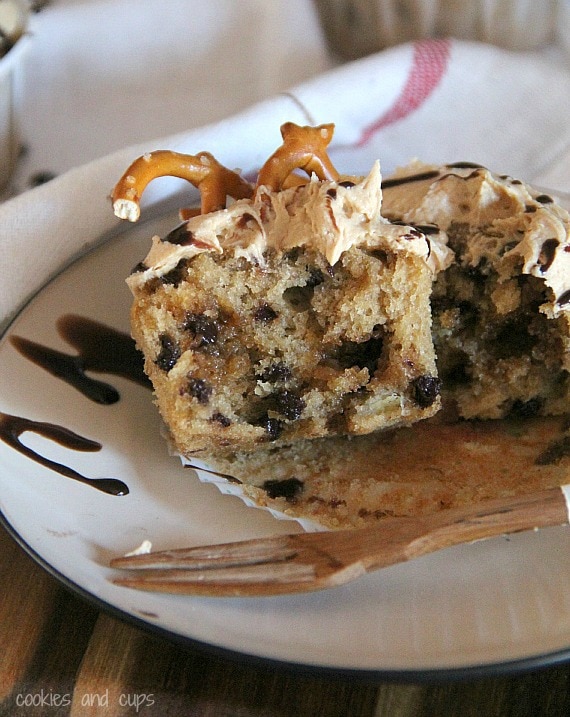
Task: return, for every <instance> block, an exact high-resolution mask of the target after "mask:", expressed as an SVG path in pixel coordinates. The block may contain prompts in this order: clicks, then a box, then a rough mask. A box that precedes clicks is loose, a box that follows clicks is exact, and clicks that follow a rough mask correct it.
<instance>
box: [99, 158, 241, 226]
mask: <svg viewBox="0 0 570 717" xmlns="http://www.w3.org/2000/svg"><path fill="white" fill-rule="evenodd" d="M166 176H171V177H179V178H180V179H186V180H187V181H189V182H191V183H192V184H193V185H194V186H195V187H197V188H198V190H199V191H200V210H201V213H202V214H207V213H209V212H213V211H217V210H218V209H223V208H224V207H225V206H226V199H227V197H228V196H230V197H233V198H234V199H245V198H248V197H251V196H252V194H253V188H252V186H251V184H250V183H249V182H246V181H245V179H243V178H242V177H240V175H239V174H238V173H237V172H233V171H231V170H230V169H227V167H224V166H223V165H222V164H220V163H219V162H218V161H217V160H216V159H215V157H213V156H212V155H211V154H210V153H209V152H200V153H199V154H197V155H195V156H194V155H191V154H181V153H180V152H172V151H170V150H156V151H155V152H150V153H148V154H143V155H142V156H141V157H139V158H138V159H136V160H135V161H134V162H133V163H132V164H131V165H130V167H129V168H128V169H127V170H126V172H125V173H124V174H123V176H122V177H121V179H120V180H119V181H118V182H117V184H116V186H115V188H114V189H113V193H112V195H111V200H112V202H113V211H114V212H115V214H116V215H117V216H118V217H119V218H120V219H128V220H129V221H131V222H136V221H137V219H138V218H139V216H140V199H141V196H142V193H143V192H144V190H145V188H146V186H147V185H148V184H149V183H150V182H151V181H152V180H153V179H156V178H157V177H166Z"/></svg>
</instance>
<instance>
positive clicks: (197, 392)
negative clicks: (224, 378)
mask: <svg viewBox="0 0 570 717" xmlns="http://www.w3.org/2000/svg"><path fill="white" fill-rule="evenodd" d="M212 391H213V389H212V387H211V386H210V384H209V383H208V382H207V381H204V379H203V378H195V377H193V376H189V377H188V382H187V384H186V386H185V387H184V389H183V391H182V392H183V393H185V394H188V395H189V396H192V398H195V399H196V400H197V401H198V403H201V404H202V405H203V406H206V405H207V404H208V402H209V400H210V397H211V395H212Z"/></svg>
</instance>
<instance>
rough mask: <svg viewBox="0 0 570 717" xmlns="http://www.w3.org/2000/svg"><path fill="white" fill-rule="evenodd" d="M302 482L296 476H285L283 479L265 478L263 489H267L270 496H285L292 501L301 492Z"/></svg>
mask: <svg viewBox="0 0 570 717" xmlns="http://www.w3.org/2000/svg"><path fill="white" fill-rule="evenodd" d="M303 487H304V486H303V483H302V481H300V480H299V479H298V478H285V479H283V480H266V481H265V483H264V484H263V486H262V488H263V490H265V491H267V495H268V496H269V497H270V498H285V500H286V501H288V502H290V503H293V502H295V501H296V500H297V498H298V497H299V494H300V493H302V492H303Z"/></svg>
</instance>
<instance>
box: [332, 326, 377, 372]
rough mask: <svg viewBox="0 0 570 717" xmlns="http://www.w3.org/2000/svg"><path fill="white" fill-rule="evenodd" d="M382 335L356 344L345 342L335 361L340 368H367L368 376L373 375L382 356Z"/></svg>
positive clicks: (354, 342)
mask: <svg viewBox="0 0 570 717" xmlns="http://www.w3.org/2000/svg"><path fill="white" fill-rule="evenodd" d="M383 344H384V342H383V338H382V334H380V335H379V334H378V331H376V334H375V335H373V336H372V337H371V338H370V339H368V341H362V342H361V343H358V342H356V341H345V342H344V343H342V344H341V345H340V346H339V348H338V350H337V352H336V356H335V358H336V360H337V361H338V362H339V364H340V366H341V368H351V367H352V366H358V368H367V369H368V372H369V373H370V374H373V373H374V371H376V368H377V367H378V359H379V358H380V356H381V355H382V348H383Z"/></svg>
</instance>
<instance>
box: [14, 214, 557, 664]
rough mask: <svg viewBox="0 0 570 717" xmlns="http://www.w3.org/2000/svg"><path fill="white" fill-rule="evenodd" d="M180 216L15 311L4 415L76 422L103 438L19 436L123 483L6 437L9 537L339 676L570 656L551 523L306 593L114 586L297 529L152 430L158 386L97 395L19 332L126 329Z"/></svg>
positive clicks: (70, 569) (44, 561)
mask: <svg viewBox="0 0 570 717" xmlns="http://www.w3.org/2000/svg"><path fill="white" fill-rule="evenodd" d="M175 221H176V219H175V216H174V215H173V214H171V215H168V216H163V217H161V218H158V219H153V220H152V221H150V222H147V223H144V224H141V225H139V226H135V227H132V226H129V227H128V228H126V229H125V231H124V233H123V234H122V235H121V236H119V238H118V239H114V240H113V241H111V242H108V243H106V244H103V245H101V247H100V248H98V249H96V250H94V251H92V252H91V253H89V254H88V255H87V256H85V257H83V258H82V259H81V260H79V261H78V262H76V263H75V264H73V265H72V266H71V267H70V268H68V269H67V270H66V271H65V272H63V273H62V274H61V275H60V276H58V277H57V278H56V279H54V280H53V281H52V282H51V283H49V284H48V285H47V286H45V287H43V289H42V290H41V291H39V293H38V294H37V295H36V297H35V299H34V300H33V301H32V302H30V304H29V305H28V306H27V307H26V308H25V309H24V310H23V311H22V312H21V313H20V314H19V315H18V317H17V318H16V320H15V321H14V322H13V323H12V325H11V326H10V327H9V329H8V330H7V332H6V334H5V335H4V337H3V339H2V342H1V343H0V361H1V366H2V371H1V372H0V411H2V412H3V413H6V414H12V415H16V416H21V417H25V418H27V419H31V420H34V421H46V422H50V423H54V424H57V425H60V426H64V427H66V428H69V429H72V430H73V431H75V432H76V433H78V434H80V435H81V436H84V437H87V438H90V439H92V440H95V441H98V442H100V443H101V444H102V449H101V450H100V451H98V452H95V453H93V452H92V453H80V452H78V451H75V450H70V449H67V448H64V447H62V446H60V445H59V444H57V443H55V442H53V441H51V440H47V439H45V438H42V437H41V436H37V435H36V434H34V433H26V434H25V435H24V436H23V441H24V442H25V443H26V444H27V445H28V446H30V447H32V448H33V449H34V450H36V451H37V452H38V453H40V454H41V455H43V456H46V457H48V458H50V459H52V460H56V461H58V462H60V463H62V464H65V465H67V466H69V467H72V468H73V469H75V470H77V471H79V472H80V473H83V474H84V475H86V476H88V477H90V478H101V477H114V478H116V479H120V480H122V481H124V482H125V483H126V484H127V485H128V487H129V491H130V492H129V494H128V495H125V496H113V495H107V494H104V493H102V492H100V491H98V490H95V489H94V488H93V487H92V486H90V485H88V484H84V483H80V482H77V481H74V480H72V479H70V478H66V477H64V476H62V475H60V474H59V473H57V472H55V471H53V470H50V469H49V468H45V467H43V466H41V465H39V464H38V463H37V462H35V461H33V460H31V459H29V458H27V457H25V456H24V455H22V454H21V453H19V452H17V451H15V450H14V449H13V448H11V447H10V446H9V445H7V444H6V443H4V442H0V466H1V471H0V509H1V512H2V514H3V520H4V523H5V525H6V526H7V527H8V529H9V530H10V531H11V532H12V534H13V535H14V536H15V537H16V538H17V539H18V540H19V541H20V542H21V543H22V544H23V545H24V546H25V547H26V549H27V550H28V551H29V552H30V553H31V554H32V555H33V556H34V557H35V558H36V560H38V562H39V563H40V564H41V565H43V566H44V567H46V568H47V569H48V570H50V571H51V572H53V573H54V574H55V575H56V576H57V577H58V578H59V579H60V580H62V581H63V582H64V584H66V585H68V586H70V587H72V588H73V589H74V590H76V591H78V592H79V593H80V594H82V595H84V596H87V597H88V598H89V599H91V600H93V601H95V602H96V604H98V605H99V606H102V607H104V608H107V609H109V610H111V611H113V612H115V613H119V614H120V615H121V616H124V617H125V616H126V617H127V618H129V619H133V620H135V621H136V622H137V623H138V624H140V625H144V626H146V627H150V628H152V629H155V630H159V631H160V632H161V633H163V634H166V635H168V636H170V637H174V638H175V639H177V640H183V641H185V640H190V641H198V642H199V643H203V644H205V645H208V646H209V647H213V648H218V649H224V650H227V651H231V652H238V653H241V654H242V655H249V656H252V657H255V658H263V659H269V660H276V661H280V662H283V663H289V664H290V665H296V666H302V667H303V669H305V668H306V667H309V666H312V667H317V668H321V669H323V668H324V669H328V670H335V671H340V672H344V673H346V672H352V671H357V672H358V673H373V674H374V675H376V676H377V675H386V674H388V673H390V674H391V675H394V674H395V673H397V675H398V676H399V677H413V678H418V677H425V676H426V675H427V676H430V675H432V674H436V675H437V676H444V675H445V676H450V675H457V674H464V673H465V672H466V673H468V674H471V675H473V674H477V673H478V674H480V673H482V672H485V673H487V672H498V671H505V670H514V669H522V668H523V667H529V666H531V665H537V664H545V663H551V662H554V661H557V660H561V659H566V658H567V657H568V656H570V649H569V648H570V531H568V530H566V529H564V528H561V529H547V530H543V531H541V532H537V533H528V534H521V535H517V536H513V537H511V538H509V539H497V540H492V541H488V542H481V543H476V544H473V545H470V546H462V547H458V548H451V549H448V550H445V551H443V552H441V553H439V554H436V555H431V556H427V557H424V558H420V559H418V560H415V561H413V562H411V563H408V564H405V565H399V566H395V567H391V568H388V569H385V570H383V571H381V572H378V573H376V574H373V575H370V576H367V577H365V578H363V579H361V580H360V581H358V582H355V583H353V584H351V585H347V586H344V587H340V588H336V589H334V590H329V591H324V592H320V593H312V594H308V595H298V596H287V597H277V598H264V599H203V598H191V597H180V596H169V595H161V594H152V593H145V592H137V591H134V590H130V589H126V588H121V587H117V586H115V585H113V584H112V583H111V581H110V578H111V576H112V574H113V573H112V571H111V570H110V569H109V567H108V563H109V560H110V558H111V557H113V556H116V555H121V554H123V553H125V552H127V551H130V550H132V549H134V548H135V547H137V546H138V545H139V544H140V543H141V542H142V541H143V540H150V541H151V542H152V545H153V549H164V548H170V547H182V546H189V545H193V544H199V543H209V542H219V541H226V540H236V539H240V538H247V537H255V536H263V535H269V534H271V533H277V532H279V533H285V532H291V531H294V530H300V528H299V526H297V525H296V524H295V523H290V522H284V521H278V520H275V519H274V518H272V517H271V515H269V514H268V513H265V512H263V511H260V510H255V509H252V508H248V507H246V506H245V505H244V504H243V503H242V502H241V501H240V500H239V499H237V498H232V497H230V496H223V495H221V494H220V493H219V492H218V490H217V489H216V487H215V486H213V485H205V484H203V483H201V482H200V481H199V480H198V479H197V478H196V476H195V475H194V474H193V472H192V471H191V470H188V469H184V468H182V467H181V465H180V461H179V460H178V459H177V458H172V457H169V456H168V454H167V450H166V446H165V444H164V442H163V440H162V438H161V437H160V435H159V419H158V416H157V413H156V411H155V408H154V406H153V404H152V401H151V397H150V392H149V391H148V390H147V389H145V388H143V387H141V386H138V385H136V384H134V383H131V382H130V381H128V380H126V379H121V378H116V377H115V376H101V377H102V378H103V379H104V380H107V381H108V382H109V383H111V384H112V385H114V386H116V387H117V389H118V390H119V392H120V394H121V400H120V401H119V402H118V403H115V404H113V405H110V406H103V405H98V404H95V403H93V402H91V401H89V400H88V399H87V398H85V397H84V396H83V395H82V394H81V393H79V392H78V391H77V390H76V389H74V388H72V387H71V386H69V385H68V384H66V383H64V382H63V381H61V380H60V379H57V378H55V377H53V376H51V375H50V374H48V373H47V372H46V371H44V370H43V369H42V368H40V367H38V366H37V365H35V364H33V363H31V362H30V361H29V360H27V359H25V358H23V357H22V356H21V355H20V353H18V351H17V350H16V349H15V348H14V346H13V345H12V344H11V342H10V336H11V335H18V336H22V337H25V338H28V339H31V340H33V341H35V342H38V343H41V344H44V345H47V346H51V347H52V348H55V349H57V350H59V351H63V352H67V353H71V354H73V353H74V350H73V348H71V347H70V346H69V345H68V344H67V343H65V342H64V341H63V340H62V339H61V338H59V336H58V333H57V330H56V322H57V320H58V318H59V317H61V316H62V315H64V314H68V313H73V314H79V315H81V316H85V317H88V318H89V319H94V320H97V321H99V322H102V323H104V324H106V325H109V326H112V327H114V328H116V329H119V330H121V331H125V332H127V331H128V311H129V305H130V294H129V291H128V289H127V287H126V285H125V283H124V277H125V276H126V275H127V273H128V272H129V270H130V268H131V267H132V266H133V265H134V264H135V263H136V262H137V261H138V260H140V259H141V258H142V257H143V256H144V254H145V253H146V250H147V248H148V245H149V237H150V236H151V234H152V233H155V232H156V233H164V232H165V231H166V230H167V229H168V228H170V227H172V225H173V224H174V223H175Z"/></svg>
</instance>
